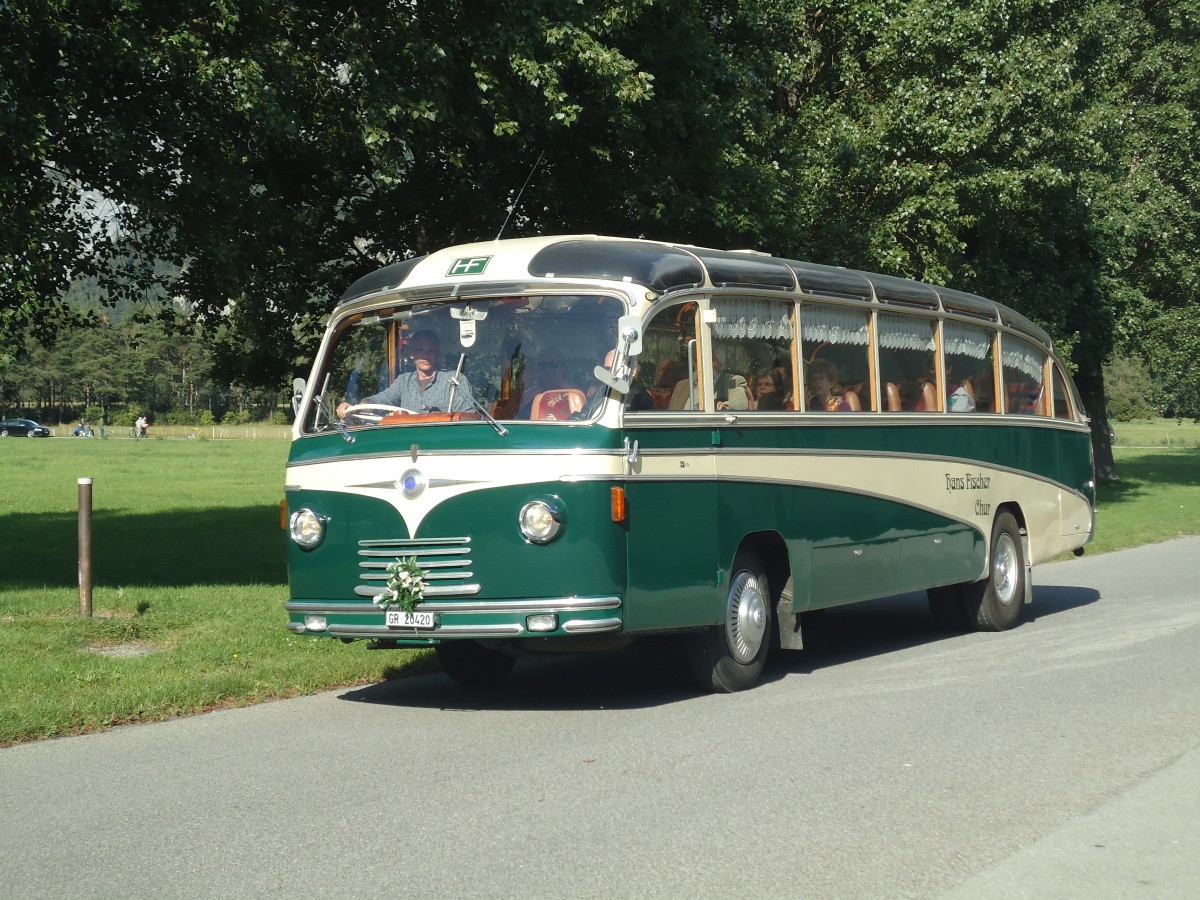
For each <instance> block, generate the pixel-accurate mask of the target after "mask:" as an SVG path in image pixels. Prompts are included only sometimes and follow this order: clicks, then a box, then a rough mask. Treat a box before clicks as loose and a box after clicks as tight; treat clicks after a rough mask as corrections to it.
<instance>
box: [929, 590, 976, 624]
mask: <svg viewBox="0 0 1200 900" xmlns="http://www.w3.org/2000/svg"><path fill="white" fill-rule="evenodd" d="M965 587H966V585H962V584H950V585H946V586H945V587H936V588H930V589H929V590H927V591H926V592H925V593H926V594H927V595H928V596H929V609H930V611H931V612H932V613H933V619H934V621H935V622H937V624H938V627H939V628H942V629H944V630H946V631H970V630H972V625H971V619H970V617H969V616H968V615H967V605H966V596H965V594H964V589H965Z"/></svg>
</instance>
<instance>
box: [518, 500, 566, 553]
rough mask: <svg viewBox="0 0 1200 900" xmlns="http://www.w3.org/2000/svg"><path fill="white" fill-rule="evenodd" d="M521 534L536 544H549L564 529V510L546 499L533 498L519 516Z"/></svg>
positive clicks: (522, 508) (523, 507)
mask: <svg viewBox="0 0 1200 900" xmlns="http://www.w3.org/2000/svg"><path fill="white" fill-rule="evenodd" d="M517 523H518V524H519V525H520V526H521V534H523V535H524V536H525V540H527V541H530V542H532V543H534V544H548V543H550V542H551V541H552V540H554V539H555V538H556V537H558V534H559V532H560V531H562V524H563V518H562V511H561V510H560V509H558V508H557V507H556V506H555V505H553V504H551V503H547V502H546V501H545V500H531V501H529V502H528V503H526V504H525V505H524V506H522V507H521V512H520V514H519V515H518V516H517Z"/></svg>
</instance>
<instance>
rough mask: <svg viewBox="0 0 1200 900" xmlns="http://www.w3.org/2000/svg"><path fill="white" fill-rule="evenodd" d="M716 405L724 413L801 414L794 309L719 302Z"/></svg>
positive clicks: (753, 301)
mask: <svg viewBox="0 0 1200 900" xmlns="http://www.w3.org/2000/svg"><path fill="white" fill-rule="evenodd" d="M712 308H713V312H714V313H715V317H714V320H713V323H712V363H713V373H712V374H713V399H714V401H715V403H716V408H717V409H718V410H723V409H728V410H745V411H747V412H752V411H759V410H761V411H764V412H772V411H776V412H777V411H781V410H787V409H795V402H794V397H793V388H792V368H793V367H792V356H793V348H794V343H795V341H794V330H795V329H794V326H793V322H792V311H793V308H794V306H793V304H792V303H791V302H788V301H779V300H771V299H767V298H763V297H727V296H721V297H714V298H713V301H712Z"/></svg>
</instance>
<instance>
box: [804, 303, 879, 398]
mask: <svg viewBox="0 0 1200 900" xmlns="http://www.w3.org/2000/svg"><path fill="white" fill-rule="evenodd" d="M799 316H800V338H801V341H800V352H801V355H802V357H803V361H804V372H803V373H802V375H803V377H804V379H805V380H804V382H801V383H802V384H803V385H804V389H803V390H802V392H801V394H802V397H803V400H804V406H803V407H798V408H803V409H805V410H808V411H812V412H821V411H825V410H840V411H843V412H846V411H848V412H858V411H869V410H871V409H872V408H873V402H872V393H873V392H872V391H871V389H870V384H871V361H870V335H871V327H870V325H871V317H870V313H868V312H866V311H865V310H862V309H854V308H852V307H846V306H834V305H833V304H825V303H804V304H802V305H801V306H800V307H799ZM810 370H812V372H819V373H822V374H824V375H826V376H827V378H828V380H831V381H832V382H833V383H832V385H831V389H830V391H829V396H828V397H819V396H815V395H814V393H813V391H812V389H811V385H810V384H809V382H810V374H811V373H810ZM848 395H849V396H848ZM855 397H857V400H858V407H859V409H858V410H855V408H854V403H853V400H854V398H855Z"/></svg>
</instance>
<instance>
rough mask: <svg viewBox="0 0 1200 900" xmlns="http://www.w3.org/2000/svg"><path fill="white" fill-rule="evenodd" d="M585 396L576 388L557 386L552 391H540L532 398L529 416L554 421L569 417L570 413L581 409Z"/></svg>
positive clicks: (538, 419) (539, 419)
mask: <svg viewBox="0 0 1200 900" xmlns="http://www.w3.org/2000/svg"><path fill="white" fill-rule="evenodd" d="M586 401H587V397H586V396H585V395H584V393H583V391H581V390H579V389H578V388H559V389H557V390H553V391H542V392H541V393H540V394H537V395H535V396H534V398H533V406H532V407H531V408H530V414H529V418H531V419H534V420H537V421H543V422H555V421H564V420H566V419H569V418H571V414H572V413H577V412H580V411H581V410H582V409H583V405H584V403H585V402H586Z"/></svg>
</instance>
